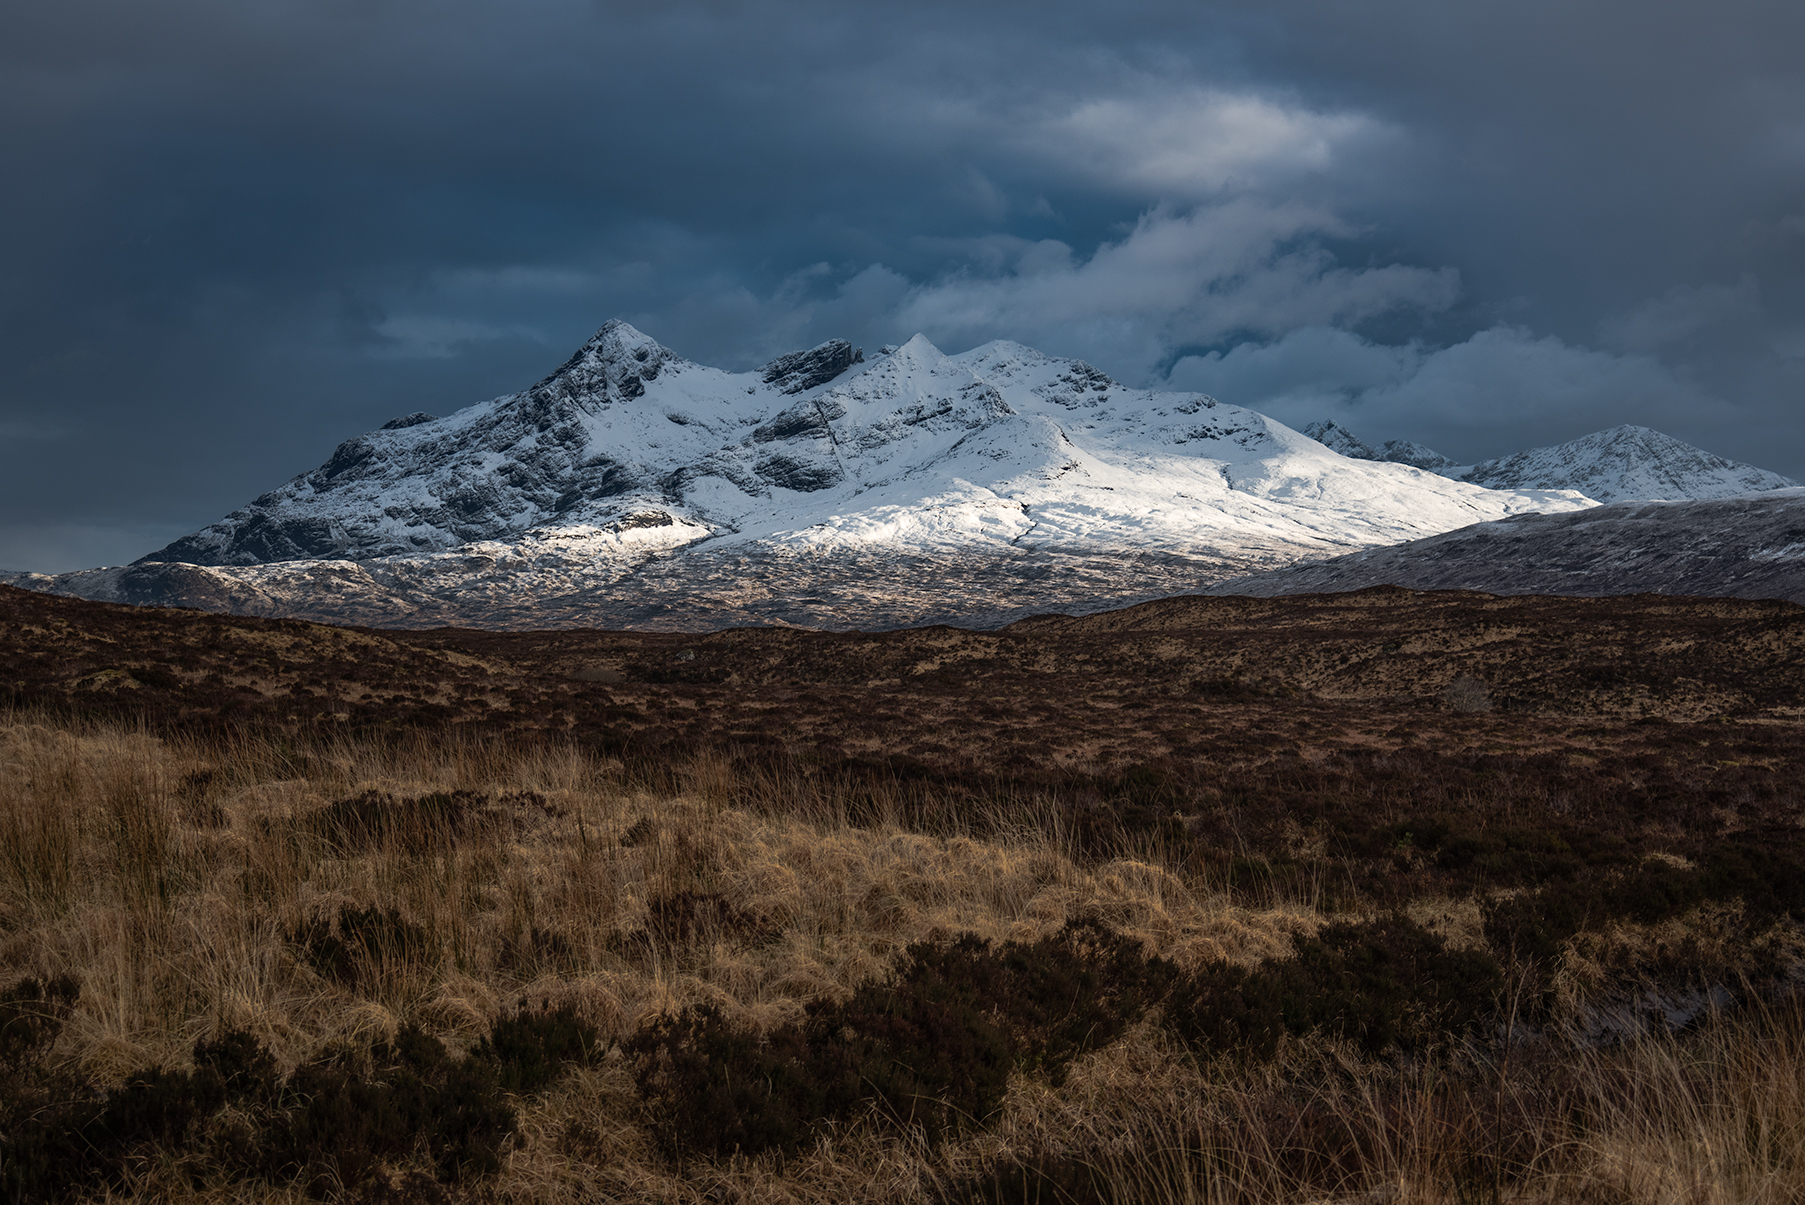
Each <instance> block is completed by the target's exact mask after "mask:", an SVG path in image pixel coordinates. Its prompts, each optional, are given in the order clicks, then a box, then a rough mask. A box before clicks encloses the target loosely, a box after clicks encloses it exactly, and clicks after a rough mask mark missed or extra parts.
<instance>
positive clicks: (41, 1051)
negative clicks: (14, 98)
mask: <svg viewBox="0 0 1805 1205" xmlns="http://www.w3.org/2000/svg"><path fill="white" fill-rule="evenodd" d="M1802 717H1805V609H1802V608H1799V607H1794V606H1791V605H1789V604H1782V603H1748V602H1736V601H1730V600H1700V599H1674V598H1658V597H1652V596H1649V597H1640V598H1624V599H1585V600H1573V599H1545V598H1544V599H1496V598H1490V597H1487V596H1483V595H1474V594H1458V593H1445V594H1431V595H1416V594H1411V593H1409V592H1405V591H1396V590H1376V591H1365V592H1361V593H1359V594H1354V595H1344V596H1318V597H1314V598H1299V599H1281V600H1247V599H1171V600H1166V601H1164V602H1160V603H1154V604H1148V605H1146V606H1143V607H1137V608H1131V609H1129V610H1126V611H1121V612H1113V613H1108V614H1102V615H1095V616H1090V617H1086V618H1083V619H1063V618H1043V619H1038V620H1031V621H1025V622H1024V623H1021V624H1017V625H1014V626H1012V627H1011V628H1008V629H1005V630H1003V631H1001V632H995V633H972V632H961V631H955V630H952V629H947V628H937V629H925V630H920V631H910V632H893V633H878V634H858V633H808V632H795V631H776V630H765V631H753V630H745V631H729V632H720V633H712V634H706V635H693V634H690V635H686V634H681V633H643V632H628V633H616V632H580V631H571V632H542V633H485V632H467V631H462V632H461V631H455V630H439V631H426V632H413V633H406V632H378V631H371V630H359V629H342V628H331V627H325V626H322V625H315V624H305V623H298V622H294V621H287V620H260V619H244V618H231V617H225V616H216V615H203V614H199V613H194V612H182V611H174V610H155V609H150V608H143V609H139V608H129V607H115V606H107V605H103V604H95V603H88V602H83V601H80V600H73V599H60V598H53V597H49V596H44V595H34V594H27V593H25V592H22V591H15V590H9V589H5V588H0V1199H4V1200H8V1201H14V1200H16V1201H65V1200H67V1201H77V1200H102V1199H107V1200H119V1199H126V1198H131V1199H144V1200H172V1201H228V1200H258V1201H269V1200H293V1201H297V1202H298V1201H302V1200H311V1199H322V1198H323V1199H334V1200H346V1201H356V1202H368V1203H371V1205H375V1203H377V1202H392V1201H421V1202H444V1201H464V1200H469V1201H490V1200H495V1201H520V1202H527V1201H534V1202H537V1201H550V1202H557V1201H617V1200H618V1201H642V1200H643V1201H661V1202H663V1201H669V1202H697V1203H698V1205H701V1203H702V1202H709V1203H715V1202H721V1203H726V1202H748V1203H750V1202H764V1201H769V1202H779V1201H782V1202H817V1201H818V1202H829V1201H834V1202H838V1201H871V1202H885V1203H887V1202H897V1203H902V1202H911V1203H919V1205H943V1203H951V1202H964V1201H988V1202H998V1203H1003V1202H1009V1203H1017V1202H1019V1203H1022V1205H1026V1203H1028V1202H1046V1203H1048V1205H1051V1203H1053V1202H1062V1203H1073V1205H1091V1203H1096V1205H1103V1203H1109V1205H1118V1203H1121V1205H1126V1203H1129V1202H1148V1203H1165V1202H1187V1203H1188V1202H1217V1201H1221V1202H1229V1201H1234V1202H1249V1203H1254V1202H1260V1203H1265V1202H1272V1203H1277V1202H1287V1203H1296V1205H1305V1203H1315V1205H1328V1203H1330V1202H1336V1203H1342V1205H1353V1203H1355V1202H1366V1203H1378V1202H1397V1203H1414V1202H1422V1203H1424V1205H1428V1203H1431V1202H1434V1203H1441V1202H1449V1203H1453V1202H1504V1201H1510V1202H1566V1201H1596V1202H1601V1203H1603V1202H1609V1203H1611V1205H1641V1203H1643V1202H1647V1203H1650V1205H1653V1203H1661V1205H1666V1203H1670V1202H1671V1203H1674V1205H1679V1203H1681V1202H1684V1203H1687V1205H1693V1203H1699V1205H1706V1203H1716V1202H1723V1203H1725V1205H1729V1203H1730V1202H1739V1203H1740V1202H1793V1201H1799V1200H1805V1099H1802V1098H1805V1087H1802V1085H1805V1013H1802V1009H1801V1004H1800V992H1799V989H1800V986H1801V984H1805V934H1802V932H1801V922H1802V921H1805V773H1802V771H1805V726H1802ZM930 1096H931V1099H929V1098H928V1097H930ZM728 1135H731V1136H732V1137H731V1140H730V1141H729V1139H728V1137H727V1136H728ZM736 1143H737V1147H738V1149H735V1144H736Z"/></svg>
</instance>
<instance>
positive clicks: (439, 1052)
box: [0, 980, 598, 1202]
mask: <svg viewBox="0 0 1805 1205" xmlns="http://www.w3.org/2000/svg"><path fill="white" fill-rule="evenodd" d="M76 994H77V989H76V987H75V985H74V984H72V983H68V982H65V981H58V982H56V983H52V984H48V985H46V984H43V983H40V982H38V981H35V980H26V981H25V982H23V983H21V984H18V985H16V986H15V987H13V988H11V989H9V990H8V991H7V992H5V993H0V1040H4V1042H5V1053H6V1058H7V1061H6V1063H5V1066H4V1068H0V1193H3V1194H4V1196H5V1199H6V1200H8V1201H14V1202H39V1201H43V1202H51V1201H62V1200H69V1199H73V1198H75V1197H79V1196H82V1195H84V1194H91V1193H96V1192H104V1191H127V1190H128V1186H129V1184H130V1182H131V1180H132V1177H133V1171H134V1168H135V1166H136V1165H137V1164H139V1163H141V1162H143V1161H145V1160H153V1159H157V1158H159V1157H160V1156H170V1155H173V1156H176V1157H178V1158H179V1159H180V1160H181V1162H182V1164H183V1166H184V1168H185V1169H186V1171H187V1173H188V1175H189V1177H190V1179H191V1180H192V1181H193V1183H194V1185H195V1186H196V1187H200V1186H201V1185H203V1184H206V1183H218V1182H221V1181H223V1182H226V1183H249V1182H257V1181H262V1182H266V1183H269V1184H277V1185H280V1184H287V1183H299V1184H302V1185H303V1186H305V1187H306V1188H307V1190H308V1191H309V1192H310V1193H311V1194H312V1195H315V1196H326V1197H340V1196H343V1195H345V1194H348V1193H353V1192H356V1191H358V1190H360V1189H364V1188H370V1189H372V1190H373V1191H374V1194H375V1196H376V1197H377V1198H380V1197H381V1196H382V1195H383V1193H384V1192H385V1191H386V1186H387V1184H388V1176H389V1173H390V1172H391V1171H394V1170H400V1171H404V1172H408V1173H409V1174H411V1175H412V1176H414V1177H415V1178H416V1180H419V1181H421V1182H422V1183H424V1182H426V1181H428V1180H437V1181H443V1182H456V1181H468V1180H474V1179H478V1178H480V1177H483V1176H486V1175H488V1174H490V1173H493V1172H494V1171H496V1170H497V1169H498V1168H499V1167H500V1160H501V1155H502V1152H503V1151H504V1150H505V1149H506V1147H507V1145H508V1144H509V1143H510V1142H511V1141H513V1139H514V1136H515V1132H516V1126H515V1113H514V1106H513V1105H512V1104H511V1103H510V1095H511V1094H512V1095H525V1094H530V1093H533V1092H537V1091H540V1090H542V1089H544V1088H545V1087H547V1086H548V1085H550V1084H551V1083H552V1081H553V1080H554V1079H556V1077H557V1076H558V1074H559V1073H560V1072H561V1071H562V1070H563V1069H564V1068H565V1067H566V1066H569V1065H571V1064H573V1063H582V1062H587V1061H589V1060H590V1059H591V1058H593V1057H594V1056H595V1055H596V1054H597V1053H598V1050H597V1038H596V1034H595V1032H594V1030H593V1029H591V1028H590V1027H589V1026H588V1025H587V1023H585V1022H583V1021H582V1020H581V1019H579V1018H578V1017H577V1016H575V1015H574V1014H573V1013H571V1012H570V1011H568V1010H564V1009H558V1010H534V1011H529V1010H525V1009H523V1010H522V1011H520V1012H518V1013H516V1014H514V1015H512V1016H507V1017H503V1018H502V1019H501V1020H499V1021H497V1022H496V1023H495V1025H494V1026H493V1027H492V1028H491V1030H490V1033H489V1035H488V1037H487V1038H485V1039H484V1040H483V1041H481V1042H479V1043H478V1044H477V1046H476V1047H475V1048H474V1049H473V1050H471V1052H470V1053H469V1054H467V1055H463V1056H456V1055H453V1054H451V1053H449V1052H448V1051H447V1050H446V1049H445V1047H444V1045H443V1044H442V1043H441V1042H439V1041H438V1039H436V1038H433V1037H431V1036H430V1035H428V1034H425V1033H422V1032H421V1031H420V1030H418V1029H416V1028H413V1027H407V1028H404V1029H402V1030H401V1031H400V1032H399V1033H398V1034H397V1035H396V1037H395V1039H394V1041H392V1042H382V1043H378V1044H377V1045H375V1046H373V1047H368V1048H349V1047H347V1048H341V1049H336V1050H333V1051H330V1052H328V1053H327V1054H326V1055H325V1056H324V1057H322V1058H319V1059H317V1060H315V1061H313V1062H310V1063H307V1064H304V1065H302V1066H300V1067H298V1068H296V1069H295V1070H294V1071H293V1072H292V1073H291V1074H289V1075H286V1076H284V1075H282V1074H281V1073H280V1071H279V1069H278V1068H277V1066H276V1063H275V1060H274V1059H273V1058H272V1057H271V1056H270V1054H269V1052H268V1051H267V1050H265V1049H264V1047H263V1046H262V1044H261V1043H260V1042H258V1041H257V1039H256V1038H255V1037H253V1036H251V1035H250V1034H246V1033H243V1032H240V1031H227V1032H225V1033H222V1034H220V1035H218V1036H217V1037H215V1038H213V1039H210V1040H203V1041H201V1042H197V1043H196V1044H195V1046H194V1050H193V1059H194V1066H193V1069H192V1070H180V1069H175V1070H171V1069H167V1068H163V1067H146V1068H143V1069H141V1070H139V1071H136V1072H134V1073H133V1074H131V1075H129V1076H127V1077H126V1079H125V1082H124V1083H123V1084H121V1085H119V1086H118V1087H115V1088H111V1089H108V1088H103V1087H102V1086H100V1085H97V1084H95V1083H92V1082H89V1081H86V1080H84V1079H82V1078H81V1077H79V1076H77V1075H74V1074H73V1073H69V1072H60V1071H56V1070H54V1069H52V1068H50V1067H47V1066H46V1064H45V1060H46V1057H47V1055H48V1053H49V1049H50V1047H51V1045H53V1044H54V1042H55V1040H56V1035H57V1033H58V1032H59V1030H60V1026H61V1024H62V1021H63V1020H64V1019H66V1017H67V1014H68V1010H69V1008H70V1007H71V1006H72V1005H73V1004H74V1001H75V997H76ZM21 1018H23V1020H21ZM421 1164H424V1167H421V1166H419V1165H421ZM415 1195H416V1196H417V1197H418V1198H419V1199H428V1200H430V1199H432V1195H431V1194H427V1193H424V1192H422V1193H419V1194H415Z"/></svg>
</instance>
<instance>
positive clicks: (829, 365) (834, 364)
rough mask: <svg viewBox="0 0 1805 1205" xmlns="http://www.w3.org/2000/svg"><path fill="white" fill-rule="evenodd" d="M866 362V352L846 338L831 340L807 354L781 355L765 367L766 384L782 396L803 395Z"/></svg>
mask: <svg viewBox="0 0 1805 1205" xmlns="http://www.w3.org/2000/svg"><path fill="white" fill-rule="evenodd" d="M864 362H865V352H864V350H863V349H861V348H857V347H854V346H853V345H852V344H850V343H848V342H847V341H846V340H844V339H829V340H828V341H827V342H826V343H823V344H821V345H819V346H818V347H811V348H810V349H809V350H807V351H793V352H791V353H790V354H789V355H787V356H778V357H777V358H776V359H775V360H772V361H771V362H770V363H769V364H767V365H765V369H764V383H765V384H767V385H771V386H773V387H775V388H776V389H778V390H779V391H780V392H783V393H802V392H805V391H806V390H810V389H813V388H814V387H815V386H817V385H825V384H827V383H828V382H829V381H831V380H833V379H834V378H835V377H837V376H839V375H840V374H841V373H843V372H845V371H846V370H847V369H848V368H851V367H852V366H853V365H854V364H863V363H864Z"/></svg>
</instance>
